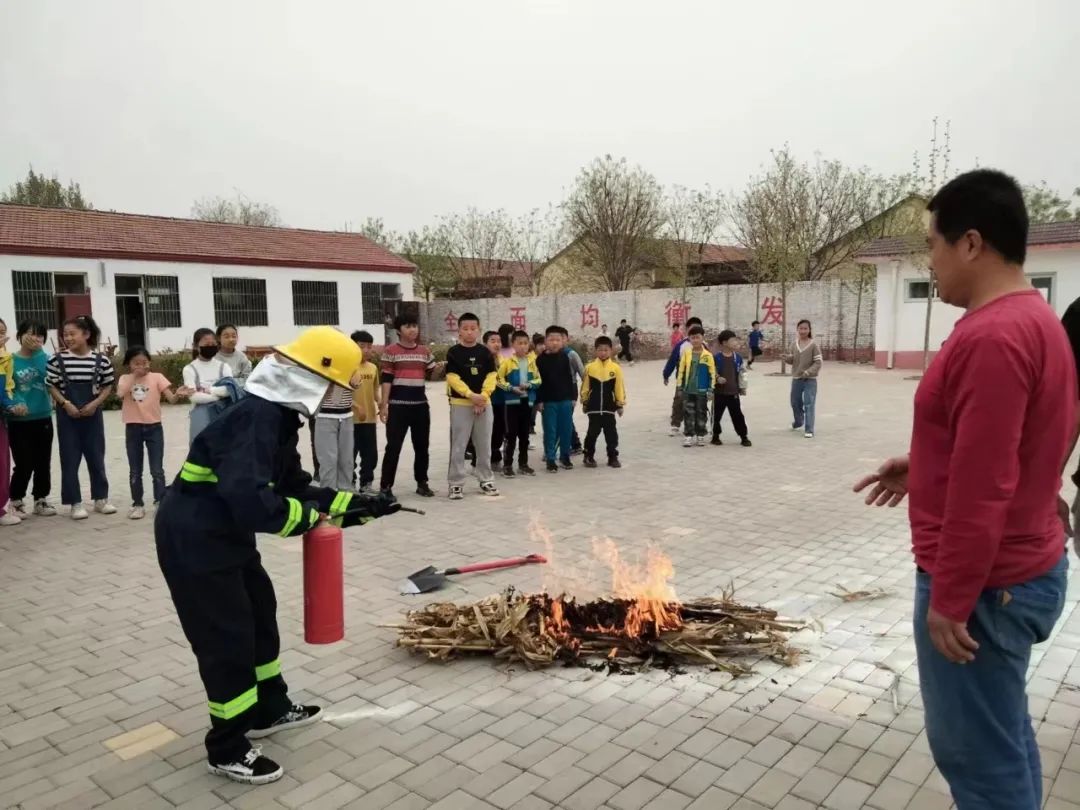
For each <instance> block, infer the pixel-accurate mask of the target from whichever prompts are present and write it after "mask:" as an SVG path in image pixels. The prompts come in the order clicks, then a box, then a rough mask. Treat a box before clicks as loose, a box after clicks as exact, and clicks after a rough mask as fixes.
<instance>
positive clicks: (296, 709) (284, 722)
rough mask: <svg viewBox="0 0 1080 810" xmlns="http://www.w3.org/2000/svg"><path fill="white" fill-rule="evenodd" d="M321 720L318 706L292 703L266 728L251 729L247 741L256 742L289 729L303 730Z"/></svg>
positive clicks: (320, 711)
mask: <svg viewBox="0 0 1080 810" xmlns="http://www.w3.org/2000/svg"><path fill="white" fill-rule="evenodd" d="M321 719H322V709H321V708H320V707H319V706H301V705H300V704H299V703H294V704H293V705H292V706H291V707H290V708H289V710H288V711H287V712H285V714H283V715H281V717H279V718H278V719H277V720H275V721H274V722H273V723H271V724H270V725H269V726H267V727H266V728H253V729H251V731H249V732H248V733H247V736H248V739H249V740H258V739H260V738H261V737H269V736H270V735H271V734H276V733H277V732H279V731H288V730H289V729H290V728H303V727H304V726H310V725H311V724H312V723H317V722H319V720H321Z"/></svg>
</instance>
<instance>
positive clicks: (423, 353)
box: [0, 313, 822, 526]
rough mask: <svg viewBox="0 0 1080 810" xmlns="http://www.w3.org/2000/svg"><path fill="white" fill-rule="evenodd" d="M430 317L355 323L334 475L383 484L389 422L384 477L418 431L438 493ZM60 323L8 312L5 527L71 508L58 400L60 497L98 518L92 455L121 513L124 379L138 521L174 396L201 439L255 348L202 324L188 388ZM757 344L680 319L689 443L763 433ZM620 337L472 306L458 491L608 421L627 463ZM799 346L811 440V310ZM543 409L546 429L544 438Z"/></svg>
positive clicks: (458, 429)
mask: <svg viewBox="0 0 1080 810" xmlns="http://www.w3.org/2000/svg"><path fill="white" fill-rule="evenodd" d="M416 321H417V319H416V318H415V317H414V316H412V317H410V316H407V315H405V316H400V317H398V318H397V319H395V321H394V322H393V332H392V333H393V334H394V335H395V336H396V338H397V339H396V341H395V342H393V343H391V344H390V345H387V346H385V347H384V348H383V349H382V350H381V352H380V354H379V356H377V357H376V356H375V355H374V354H373V348H374V344H375V341H374V338H373V337H372V335H371V334H370V333H369V332H366V331H357V332H354V333H353V334H352V335H351V338H352V340H353V341H354V342H355V343H356V344H357V345H358V346H359V347H360V348H361V351H362V353H363V358H364V359H363V361H362V363H361V365H360V366H359V368H357V369H356V373H355V376H354V378H353V384H354V386H355V387H354V390H353V391H352V392H349V391H347V390H345V389H343V388H340V387H337V386H334V387H331V388H330V389H329V392H328V393H327V394H326V396H325V398H324V400H323V402H322V405H321V407H320V409H319V411H318V413H317V415H316V416H315V417H314V418H313V419H311V420H310V425H309V428H310V432H311V442H312V452H313V457H314V467H315V470H316V476H317V478H318V481H319V484H320V485H321V486H324V487H327V488H333V489H336V490H350V489H356V490H359V491H362V492H366V493H373V492H374V491H375V490H376V469H377V468H378V467H379V461H380V453H379V441H378V436H377V424H378V423H379V422H382V423H383V424H384V425H385V432H386V437H385V442H386V444H385V447H384V449H383V452H382V454H381V455H382V459H381V460H382V466H381V471H380V472H379V481H378V485H377V488H378V490H379V491H380V492H382V493H383V494H384V495H385V496H387V497H388V498H390V499H393V498H394V493H393V488H394V485H395V482H396V478H397V468H398V462H399V459H400V455H401V451H402V448H403V446H404V443H405V439H406V437H410V438H411V441H412V447H413V478H414V480H415V484H416V493H417V494H418V495H420V496H422V497H433V496H434V495H435V492H434V490H432V488H431V486H430V483H429V469H428V468H429V442H430V433H431V407H430V404H429V403H428V399H427V393H426V382H427V380H428V379H430V377H431V373H432V371H433V370H434V369H435V367H436V366H437V363H436V362H435V359H434V356H433V355H432V352H431V350H430V349H429V348H428V347H427V346H426V345H424V344H423V343H422V342H421V341H420V335H419V324H418V323H417V322H416ZM635 331H636V330H635V329H634V328H633V327H632V326H630V325H629V324H627V322H626V321H625V320H623V321H622V322H620V325H619V328H618V329H617V330H616V332H615V337H616V339H617V340H618V341H619V349H620V351H619V357H620V358H625V359H626V360H627V361H628V362H632V361H631V359H630V351H629V341H630V336H631V335H632V334H633V333H634V332H635ZM604 332H606V330H604ZM46 336H47V330H46V327H45V325H44V324H42V323H39V322H37V321H34V320H26V321H23V322H22V323H20V324H19V325H18V327H17V330H16V334H15V339H16V342H17V344H18V348H17V349H16V351H14V352H8V351H7V350H6V348H4V347H5V345H6V343H7V341H8V334H7V325H6V324H5V323H4V322H3V321H0V412H2V416H3V419H0V458H4V459H7V458H9V452H10V463H0V526H3V525H13V524H16V523H19V522H21V521H22V520H24V519H26V518H27V517H29V516H30V515H37V516H51V515H55V514H56V513H57V510H56V508H55V507H54V506H53V505H52V504H51V503H50V501H49V496H50V493H51V486H52V481H51V457H52V445H53V434H54V427H53V425H54V421H53V420H54V412H55V434H56V438H57V443H58V445H59V454H60V471H61V492H60V502H61V504H62V505H63V506H64V507H65V508H66V509H67V511H68V513H69V515H70V517H71V518H73V519H75V520H83V519H85V518H87V517H88V516H89V514H90V510H88V508H87V507H86V506H84V504H83V497H82V487H81V483H80V480H79V472H80V468H81V466H82V464H83V462H85V463H86V466H87V471H88V473H89V478H90V500H91V501H92V510H93V511H94V512H98V513H101V514H113V513H115V512H116V507H115V506H113V505H112V503H111V502H110V499H109V481H108V477H107V474H106V470H105V430H104V421H103V417H102V412H101V407H102V404H103V403H104V402H105V400H106V399H107V398H108V397H109V396H110V394H111V393H112V391H113V389H114V388H115V391H116V394H117V397H118V398H119V399H120V401H121V416H122V420H123V423H124V426H125V428H124V429H125V443H126V449H127V457H128V466H129V473H130V475H129V484H130V490H131V508H130V510H129V512H128V516H129V517H130V518H132V519H140V518H142V517H144V516H145V514H146V504H145V498H144V481H143V470H144V460H145V461H148V466H149V470H150V479H151V487H152V498H153V501H152V502H153V503H154V504H155V505H156V504H157V503H158V502H159V501H160V500H161V498H162V497H163V495H164V491H165V487H166V479H165V471H164V463H163V459H164V447H165V437H164V431H163V429H162V424H161V422H162V420H161V400H162V399H163V398H164V399H166V400H167V401H169V402H177V401H179V400H181V399H187V400H189V401H190V402H191V408H190V411H189V421H190V426H189V436H188V441H189V444H190V442H191V441H192V440H193V439H194V438H195V436H197V435H198V434H199V432H201V431H202V430H203V429H205V427H206V426H207V425H208V424H210V422H212V421H213V420H214V419H215V418H216V417H217V415H218V414H219V413H220V412H221V410H222V409H223V408H225V407H226V406H227V405H228V404H230V403H231V402H234V401H236V400H237V399H239V398H240V397H241V396H243V386H244V383H245V381H246V379H247V377H248V375H250V373H251V371H252V362H251V360H250V359H249V358H248V357H247V356H246V355H245V354H244V353H243V352H242V351H239V350H238V349H237V345H238V343H239V332H238V330H237V328H236V327H235V326H234V325H231V324H224V325H221V326H219V327H217V328H216V329H210V328H201V329H198V330H196V331H195V333H194V335H193V339H192V344H191V345H192V359H191V362H190V363H188V364H187V365H186V366H185V367H184V369H183V384H182V385H181V386H180V387H179V388H178V389H176V390H175V391H174V390H173V388H172V386H171V384H170V382H169V380H168V379H167V378H166V377H165V376H164V375H162V374H160V373H157V372H154V371H151V369H150V355H149V353H148V352H147V351H146V349H144V348H142V347H132V348H130V349H129V350H128V351H127V353H126V355H125V357H124V373H123V374H121V375H120V376H119V379H114V372H113V366H112V362H111V361H110V360H109V358H108V357H106V356H105V355H104V354H103V353H102V352H100V351H98V342H99V340H100V336H101V334H100V330H99V329H98V327H97V325H96V324H95V323H94V321H93V319H92V318H90V317H88V316H79V317H76V318H71V319H69V320H67V321H66V322H65V323H64V324H63V326H62V330H61V337H62V340H63V344H64V348H63V349H62V350H61V351H59V352H56V353H55V354H53V355H51V356H47V355H46V353H45V351H44V348H43V344H44V342H45V339H46ZM747 343H748V348H749V359H748V360H746V361H745V362H744V359H743V356H742V354H740V351H739V348H740V341H739V339H738V337H737V335H736V334H735V332H734V331H732V330H730V329H725V330H723V331H721V332H720V333H719V334H718V335H717V337H716V340H715V345H714V346H713V347H710V346H709V345H708V344H707V341H706V335H705V331H704V328H703V326H702V323H701V320H700V319H699V318H689V319H688V320H687V322H686V324H685V332H684V331H683V328H682V325H681V324H675V325H674V327H673V329H672V334H671V353H670V356H669V358H668V361H667V363H666V364H665V366H664V370H663V381H664V384H665V385H668V384H669V383H670V381H671V379H672V378H674V380H675V386H674V387H675V391H674V396H673V399H672V408H671V419H670V424H671V434H672V435H682V436H683V438H684V442H683V443H684V446H686V447H699V446H703V445H704V444H705V443H706V437H707V436H708V435H709V434H710V432H711V435H712V441H711V443H712V444H714V445H719V444H722V443H723V442H722V440H721V435H722V432H723V430H722V421H723V418H724V416H725V414H727V415H729V417H730V419H731V425H732V427H733V428H734V432H735V434H736V436H738V438H739V441H740V443H741V444H742V446H744V447H750V446H751V441H750V437H749V431H748V428H747V424H746V417H745V414H744V413H743V409H742V397H743V396H745V395H746V393H747V376H748V372H749V369H750V368H751V367H752V366H753V363H754V360H755V359H756V358H758V357H759V356H761V354H762V353H763V344H764V337H763V334H762V332H761V329H760V324H759V323H758V322H757V321H754V322H753V323H752V324H751V329H750V331H749V333H748V341H747ZM615 348H616V347H615V345H614V343H613V341H612V338H611V337H609V336H608V335H607V334H606V333H602V334H600V335H599V336H598V337H597V338H596V339H595V341H594V345H593V356H592V357H591V358H590V359H589V362H588V363H585V362H584V361H583V360H582V358H581V356H580V355H579V354H578V353H577V352H576V351H575V350H574V349H573V348H572V347H571V346H570V345H569V333H568V331H567V330H566V329H565V328H563V327H561V326H558V325H552V326H549V327H548V328H547V330H546V331H545V332H544V334H534V335H532V336H531V337H530V335H529V334H528V333H527V332H524V331H521V330H517V329H514V328H513V327H512V326H510V325H508V324H503V325H502V326H500V327H499V329H498V330H492V331H488V332H485V333H483V334H481V324H480V321H479V318H477V317H476V316H475V315H473V314H471V313H465V314H463V315H461V316H460V317H459V318H458V341H457V343H456V344H455V345H454V346H452V347H451V348H450V349H449V350H448V352H447V355H446V361H445V372H446V393H447V399H448V402H449V409H450V410H449V414H450V460H449V465H448V470H447V484H448V490H447V494H448V497H449V498H450V499H451V500H461V499H462V498H464V496H465V482H466V480H467V474H468V471H467V465H468V464H469V463H470V462H471V464H472V467H473V470H472V474H473V475H475V477H476V478H477V480H478V482H479V491H480V493H482V494H484V495H498V494H499V491H498V487H497V486H496V484H495V476H496V473H501V474H502V475H503V476H504V477H505V478H514V477H516V476H521V475H525V476H530V475H535V470H534V469H533V467H532V466H531V464H530V453H535V452H540V453H541V454H542V456H543V463H544V468H545V469H546V470H547V471H548V472H549V473H557V472H559V471H560V470H570V469H573V467H574V461H573V457H574V456H576V455H583V458H582V463H583V465H584V466H585V467H589V468H592V467H596V466H597V461H596V454H597V443H598V440H599V439H600V437H601V435H603V438H604V443H605V448H604V450H605V453H606V458H607V465H608V466H609V467H614V468H618V467H620V466H621V462H620V460H619V436H618V418H619V417H620V416H622V414H623V409H624V408H625V407H626V383H625V379H624V376H623V371H622V368H621V367H620V365H619V363H618V362H617V361H616V359H615V358H614V357H613V355H614V354H615ZM712 349H715V351H713V350H712ZM785 360H786V361H787V362H788V363H791V365H792V383H791V408H792V416H793V418H792V428H793V429H795V430H802V431H803V432H804V433H805V435H806V436H807V437H808V438H812V437H813V435H814V427H815V426H814V422H815V419H814V417H815V403H816V396H817V376H818V372H819V370H820V368H821V362H822V357H821V351H820V349H819V348H818V347H817V345H816V343H815V342H814V340H813V336H812V331H811V326H810V323H809V321H805V320H803V321H800V322H799V324H798V332H797V338H796V340H795V342H794V345H793V346H792V347H791V350H790V351H789V352H788V353H787V355H786V356H785ZM579 403H580V405H581V409H582V411H583V412H584V414H585V415H586V417H587V419H588V428H587V430H586V433H585V441H584V444H582V442H581V441H580V439H579V437H578V433H577V430H576V426H575V424H574V412H575V410H576V408H577V406H578V404H579ZM538 420H539V423H540V427H539V433H540V434H541V437H540V438H541V440H540V441H539V442H536V441H535V439H534V437H535V436H536V435H537V433H538V430H537V422H538ZM9 448H10V450H9ZM31 482H32V487H31ZM28 491H30V493H31V497H30V499H29V500H28V499H27V492H28ZM9 498H10V504H8V500H9ZM5 504H8V506H7V508H6V509H5V508H3V506H4V505H5Z"/></svg>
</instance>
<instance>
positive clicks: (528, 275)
mask: <svg viewBox="0 0 1080 810" xmlns="http://www.w3.org/2000/svg"><path fill="white" fill-rule="evenodd" d="M452 262H453V264H454V266H455V268H457V269H459V270H460V271H461V274H462V276H464V277H465V278H466V279H467V278H491V277H494V276H499V277H506V278H508V279H510V280H511V282H512V283H513V284H520V285H527V284H531V283H532V280H533V276H534V275H535V271H536V270H537V268H539V267H540V266H541V264H540V262H519V261H517V260H516V259H475V258H470V257H467V256H462V257H459V258H455V259H453V260H452Z"/></svg>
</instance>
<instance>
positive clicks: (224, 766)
mask: <svg viewBox="0 0 1080 810" xmlns="http://www.w3.org/2000/svg"><path fill="white" fill-rule="evenodd" d="M206 765H207V768H208V770H209V771H210V773H212V774H216V775H218V776H224V777H226V778H228V779H232V780H233V781H234V782H243V783H244V784H245V785H268V784H270V783H271V782H276V781H277V780H278V779H280V778H281V777H282V776H284V775H285V769H284V768H282V767H281V766H280V765H278V764H277V763H276V762H274V760H272V759H270V758H269V757H264V756H263V755H262V746H261V745H253V746H252V747H251V750H249V751H248V752H247V753H246V754H244V756H242V757H241V758H240V759H238V760H237V761H236V762H221V763H214V762H207V763H206Z"/></svg>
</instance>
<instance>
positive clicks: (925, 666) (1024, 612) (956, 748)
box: [914, 554, 1069, 810]
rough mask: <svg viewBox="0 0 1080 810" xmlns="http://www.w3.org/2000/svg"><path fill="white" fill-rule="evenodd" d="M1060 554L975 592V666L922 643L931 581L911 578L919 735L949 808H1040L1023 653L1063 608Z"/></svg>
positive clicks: (971, 623)
mask: <svg viewBox="0 0 1080 810" xmlns="http://www.w3.org/2000/svg"><path fill="white" fill-rule="evenodd" d="M1068 569H1069V560H1068V555H1067V554H1063V555H1062V557H1061V561H1060V562H1058V564H1057V565H1055V566H1054V568H1053V569H1051V570H1050V571H1049V572H1048V573H1046V574H1044V575H1043V576H1041V577H1036V578H1035V579H1032V580H1028V581H1027V582H1023V583H1021V584H1019V585H1010V586H1009V587H1007V588H989V589H987V590H985V591H983V592H982V595H981V596H980V597H979V601H978V603H977V604H976V606H975V611H974V612H973V613H972V614H971V618H970V619H968V632H970V633H971V636H972V638H974V639H975V641H977V642H978V643H979V649H978V650H977V651H976V652H975V660H974V661H972V662H971V663H969V664H953V663H950V662H949V661H948V660H946V659H945V657H944V656H942V655H941V653H939V652H938V651H937V650H936V649H935V648H934V645H933V643H932V642H931V640H930V632H929V629H928V627H927V625H926V615H927V611H928V609H929V607H930V576H929V575H928V574H923V573H917V574H916V575H915V577H916V578H915V616H914V621H915V650H916V654H917V657H918V664H919V686H920V690H921V692H922V699H923V707H924V710H925V713H926V735H927V738H928V739H929V742H930V751H931V753H932V754H933V757H934V762H935V763H937V766H938V769H939V770H940V771H941V775H942V776H944V777H945V781H947V782H948V783H949V789H950V790H951V791H952V796H953V801H955V802H956V807H957V810H1039V808H1040V807H1042V768H1041V766H1040V764H1039V748H1038V745H1037V744H1036V742H1035V733H1034V731H1033V730H1032V727H1031V717H1030V715H1029V714H1028V703H1027V694H1026V692H1025V690H1024V687H1025V685H1026V677H1027V667H1028V661H1029V660H1030V658H1031V646H1032V645H1033V644H1038V643H1039V642H1042V641H1046V639H1047V638H1048V637H1049V635H1050V631H1051V630H1053V628H1054V623H1055V622H1056V621H1057V620H1058V617H1059V616H1061V610H1062V607H1063V606H1064V604H1065V585H1066V573H1067V571H1068Z"/></svg>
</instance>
